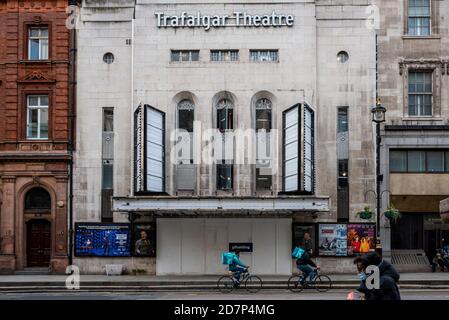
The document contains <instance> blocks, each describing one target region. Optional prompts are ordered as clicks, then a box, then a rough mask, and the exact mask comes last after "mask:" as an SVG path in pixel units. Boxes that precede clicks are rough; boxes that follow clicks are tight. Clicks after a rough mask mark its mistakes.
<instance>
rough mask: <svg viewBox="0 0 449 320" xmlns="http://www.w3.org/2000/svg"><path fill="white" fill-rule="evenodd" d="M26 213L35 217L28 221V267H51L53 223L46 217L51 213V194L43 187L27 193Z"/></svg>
mask: <svg viewBox="0 0 449 320" xmlns="http://www.w3.org/2000/svg"><path fill="white" fill-rule="evenodd" d="M24 209H25V212H24V213H25V214H27V215H30V214H32V215H33V216H34V218H32V219H30V220H28V221H27V222H26V254H27V266H28V267H49V265H50V258H51V223H50V221H48V220H47V219H45V218H44V217H46V216H48V215H50V214H51V197H50V194H49V193H48V192H47V190H45V189H44V188H41V187H35V188H32V189H30V190H29V191H28V192H27V193H26V195H25V205H24Z"/></svg>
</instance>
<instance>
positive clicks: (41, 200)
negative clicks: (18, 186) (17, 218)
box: [25, 187, 51, 210]
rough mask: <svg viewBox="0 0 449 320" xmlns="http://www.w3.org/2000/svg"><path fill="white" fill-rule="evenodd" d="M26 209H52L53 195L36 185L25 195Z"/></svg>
mask: <svg viewBox="0 0 449 320" xmlns="http://www.w3.org/2000/svg"><path fill="white" fill-rule="evenodd" d="M25 209H26V210H50V209H51V197H50V194H49V193H48V192H47V190H45V189H44V188H40V187H36V188H33V189H31V190H29V191H28V192H27V194H26V195H25Z"/></svg>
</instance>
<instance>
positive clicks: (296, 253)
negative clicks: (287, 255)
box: [292, 247, 304, 259]
mask: <svg viewBox="0 0 449 320" xmlns="http://www.w3.org/2000/svg"><path fill="white" fill-rule="evenodd" d="M303 254H304V249H302V248H300V247H296V248H295V249H294V250H293V252H292V257H293V258H295V259H300V258H301V257H302V255H303Z"/></svg>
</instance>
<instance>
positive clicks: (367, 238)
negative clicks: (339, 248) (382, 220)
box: [347, 224, 376, 256]
mask: <svg viewBox="0 0 449 320" xmlns="http://www.w3.org/2000/svg"><path fill="white" fill-rule="evenodd" d="M347 243H348V255H350V256H352V255H358V254H363V253H367V252H371V251H375V250H376V225H374V224H348V242H347Z"/></svg>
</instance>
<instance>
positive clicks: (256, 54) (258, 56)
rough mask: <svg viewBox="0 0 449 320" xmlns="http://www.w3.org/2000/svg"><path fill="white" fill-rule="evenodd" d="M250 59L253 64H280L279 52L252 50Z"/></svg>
mask: <svg viewBox="0 0 449 320" xmlns="http://www.w3.org/2000/svg"><path fill="white" fill-rule="evenodd" d="M249 59H250V60H251V61H253V62H278V61H279V51H278V50H250V51H249Z"/></svg>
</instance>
